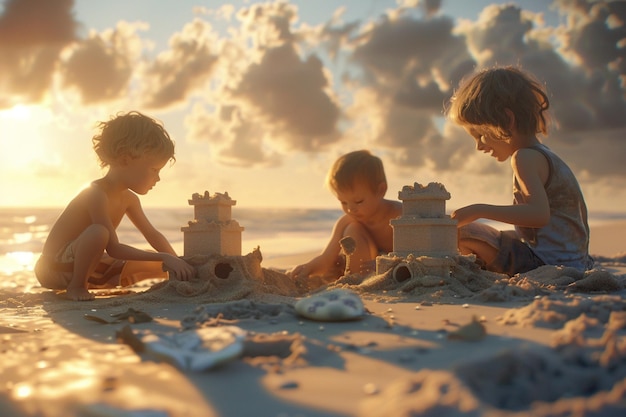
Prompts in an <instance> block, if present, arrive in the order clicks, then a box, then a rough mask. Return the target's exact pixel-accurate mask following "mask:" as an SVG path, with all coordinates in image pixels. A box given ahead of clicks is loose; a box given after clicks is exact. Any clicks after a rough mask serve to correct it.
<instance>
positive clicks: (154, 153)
mask: <svg viewBox="0 0 626 417" xmlns="http://www.w3.org/2000/svg"><path fill="white" fill-rule="evenodd" d="M99 127H100V129H101V132H100V133H99V134H97V135H96V136H94V137H93V140H92V142H93V145H94V150H95V152H96V154H97V155H98V158H99V159H100V165H101V166H102V167H103V168H104V167H107V166H108V167H109V169H108V172H107V173H106V175H105V176H104V177H102V178H100V179H97V180H95V181H93V182H92V183H91V184H90V185H89V186H88V187H87V188H85V189H84V190H82V191H81V192H80V193H79V194H78V195H77V196H76V197H75V198H74V199H73V200H72V201H70V203H69V204H68V206H67V207H66V208H65V210H64V211H63V212H62V213H61V215H60V216H59V218H58V219H57V220H56V222H55V224H54V225H53V226H52V229H51V230H50V234H49V235H48V238H47V239H46V242H45V244H44V246H43V249H42V253H41V257H40V258H39V260H38V261H37V264H36V265H35V275H36V276H37V279H38V280H39V282H40V283H41V285H42V286H44V287H46V288H51V289H65V290H66V291H67V297H68V298H70V299H73V300H93V299H94V297H95V296H94V295H93V294H92V293H90V292H89V291H88V290H87V289H88V288H89V287H91V285H90V284H93V283H94V276H93V275H94V272H95V271H96V268H97V267H98V266H99V264H100V262H101V260H103V257H106V254H108V256H109V257H111V258H114V259H117V260H137V261H158V262H162V263H163V265H165V266H166V268H167V270H168V271H170V273H171V274H173V275H174V276H175V277H176V278H177V279H180V280H188V279H189V278H192V277H193V276H194V275H195V269H194V268H193V267H192V266H191V265H189V264H188V263H187V262H185V261H184V260H182V259H180V258H178V257H177V256H176V252H175V251H174V249H173V248H172V246H171V245H170V243H169V242H168V241H167V239H166V238H165V237H164V236H163V234H161V233H160V232H159V231H158V230H156V229H155V228H154V226H152V224H151V223H150V221H149V220H148V218H147V217H146V215H145V213H144V212H143V209H142V208H141V204H140V201H139V198H138V196H137V194H141V195H143V194H146V193H147V192H148V191H150V190H151V189H152V187H154V186H155V185H156V183H157V182H158V181H159V180H160V178H159V172H160V171H161V169H162V168H163V167H164V166H165V164H166V163H167V162H168V161H170V160H172V161H175V158H174V142H173V141H172V140H171V139H170V137H169V135H168V133H167V132H166V131H165V129H164V128H163V126H162V125H161V124H159V123H158V122H156V121H155V120H153V119H151V118H149V117H147V116H145V115H143V114H141V113H138V112H130V113H127V114H120V115H118V116H117V117H115V118H112V119H111V120H109V121H108V122H101V123H100V124H99ZM124 215H126V216H128V218H129V219H130V220H131V222H132V223H133V224H134V225H135V227H137V229H138V230H139V231H140V232H141V233H142V234H143V236H144V237H145V238H146V240H147V241H148V243H149V244H150V245H151V246H152V247H153V248H154V249H155V250H156V251H157V252H152V251H145V250H140V249H136V248H133V247H131V246H128V245H124V244H122V243H120V242H119V240H118V237H117V234H116V228H117V226H118V225H119V224H120V222H121V221H122V218H123V216H124ZM105 251H106V254H105V253H104V252H105Z"/></svg>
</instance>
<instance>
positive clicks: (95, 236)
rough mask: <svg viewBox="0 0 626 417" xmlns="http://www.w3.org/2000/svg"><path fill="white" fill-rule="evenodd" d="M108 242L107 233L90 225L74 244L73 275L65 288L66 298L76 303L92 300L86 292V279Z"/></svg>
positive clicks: (96, 225) (94, 225)
mask: <svg viewBox="0 0 626 417" xmlns="http://www.w3.org/2000/svg"><path fill="white" fill-rule="evenodd" d="M108 241H109V231H108V230H107V229H106V228H105V227H104V226H102V225H99V224H92V225H91V226H89V227H88V228H86V229H85V231H84V232H83V233H81V235H80V236H79V237H78V238H77V239H76V241H75V242H74V248H75V250H74V274H73V276H72V280H71V281H70V283H69V284H68V286H67V297H68V298H70V299H72V300H77V301H87V300H93V299H94V298H95V296H94V295H93V294H92V293H90V292H89V291H87V285H88V278H89V276H90V275H91V273H92V272H93V271H94V269H95V268H96V266H97V265H98V263H99V262H100V258H101V257H102V254H103V253H104V250H105V249H106V246H107V244H108Z"/></svg>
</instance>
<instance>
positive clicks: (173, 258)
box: [126, 194, 195, 280]
mask: <svg viewBox="0 0 626 417" xmlns="http://www.w3.org/2000/svg"><path fill="white" fill-rule="evenodd" d="M126 215H127V216H128V219H129V220H130V221H131V222H132V223H133V224H134V225H135V227H136V228H137V230H139V231H140V232H141V234H142V235H143V236H144V237H145V238H146V240H147V241H148V243H149V244H150V246H152V247H153V248H154V250H156V251H157V252H158V253H159V254H160V255H162V259H161V261H162V262H163V264H164V265H165V266H167V270H168V271H169V272H171V273H173V274H174V275H175V276H176V277H177V278H178V279H180V280H187V279H190V278H192V277H193V276H194V275H195V269H194V268H193V267H192V266H191V265H189V264H188V263H187V262H185V261H183V260H182V259H180V258H178V255H176V251H175V250H174V248H172V245H171V244H170V242H169V241H168V240H167V239H166V238H165V236H163V234H162V233H161V232H159V231H158V230H157V229H156V228H155V227H154V226H153V225H152V223H150V220H148V218H147V217H146V214H145V212H144V211H143V208H142V207H141V202H140V201H139V197H137V196H136V195H134V194H130V199H129V202H128V205H127V207H126ZM133 249H134V248H133ZM146 253H150V252H146Z"/></svg>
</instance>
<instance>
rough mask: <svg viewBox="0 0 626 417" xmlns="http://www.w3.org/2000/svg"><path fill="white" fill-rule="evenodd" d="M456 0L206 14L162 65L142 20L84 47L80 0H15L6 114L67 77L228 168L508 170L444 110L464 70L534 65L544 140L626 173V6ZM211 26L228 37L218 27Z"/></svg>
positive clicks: (4, 88) (164, 54)
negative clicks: (350, 17) (293, 163)
mask: <svg viewBox="0 0 626 417" xmlns="http://www.w3.org/2000/svg"><path fill="white" fill-rule="evenodd" d="M446 4H447V3H446V1H445V0H403V1H399V2H397V5H398V6H397V7H396V8H395V9H393V10H387V11H386V12H385V13H384V14H382V15H380V16H377V17H371V18H370V19H366V20H363V21H352V22H343V21H342V18H343V16H344V15H345V12H346V10H345V8H343V7H338V9H337V10H336V12H335V13H334V14H333V15H331V16H328V21H327V22H323V23H321V24H319V26H317V27H311V26H308V25H307V24H306V22H302V23H300V20H301V19H304V18H305V17H304V16H299V14H298V9H297V7H296V6H295V5H293V4H290V3H288V2H267V3H252V4H249V5H247V6H245V7H243V8H241V9H240V10H234V9H233V8H232V6H228V7H222V8H220V9H216V10H211V9H207V8H206V7H201V8H197V9H196V17H195V18H194V19H193V20H192V21H190V22H188V23H187V24H185V25H182V26H181V28H180V31H178V32H177V33H174V34H172V36H171V37H170V42H169V45H168V46H167V47H166V48H165V50H162V51H157V53H156V54H155V55H154V56H151V55H150V54H146V51H147V50H148V48H147V41H146V40H145V39H143V31H144V29H145V28H146V27H145V26H143V24H140V23H120V24H118V25H117V26H116V27H115V28H114V29H110V30H106V31H102V32H100V33H96V32H93V31H92V32H89V34H88V35H87V36H86V37H83V38H81V37H79V36H78V35H77V33H78V29H79V28H80V24H79V22H78V21H77V20H76V19H75V17H74V14H73V11H72V8H73V2H72V1H70V0H59V1H54V2H52V1H49V0H9V1H7V2H6V3H5V7H4V9H3V10H2V11H1V13H2V14H1V15H0V54H1V56H2V60H0V91H1V92H2V94H0V97H2V98H1V99H0V108H2V107H8V106H11V105H13V104H15V103H18V102H36V101H38V100H42V98H43V97H44V96H45V94H46V92H47V91H49V90H50V89H51V88H52V81H51V80H52V79H53V78H54V77H53V75H55V74H58V75H59V79H60V80H61V81H62V82H61V83H60V88H61V89H72V90H75V91H78V92H79V93H80V94H79V96H80V99H81V102H82V103H83V104H86V105H90V104H91V105H93V104H99V105H100V104H103V103H107V102H114V101H115V100H118V101H119V100H121V99H124V98H130V99H129V100H134V101H133V103H140V104H141V106H142V107H147V108H152V109H159V110H160V111H163V112H165V111H167V110H169V109H171V108H172V107H173V106H177V107H178V110H180V109H181V108H182V109H183V111H186V112H187V116H186V119H185V128H186V139H187V140H189V141H195V142H202V143H206V144H207V146H208V147H209V152H208V153H209V155H210V157H211V158H212V159H213V160H214V161H217V162H220V163H223V164H227V165H234V166H241V167H256V166H276V165H278V164H280V163H281V161H282V160H283V159H284V158H290V157H291V155H292V154H293V153H294V152H295V153H304V154H308V155H314V154H327V155H335V154H336V153H337V151H338V149H340V148H347V147H350V148H363V147H370V148H372V149H374V150H376V149H378V150H381V151H383V152H385V154H386V155H389V158H390V159H391V160H392V161H393V162H394V164H396V165H397V166H399V167H403V168H404V169H406V170H407V172H409V171H410V170H411V169H415V168H417V167H424V166H428V167H432V169H433V170H436V171H438V172H441V173H446V175H447V174H450V173H456V172H460V170H471V171H473V172H478V171H480V170H483V171H481V173H482V174H486V173H493V175H500V173H501V172H500V168H491V165H490V168H481V167H480V163H478V162H477V161H479V160H475V159H474V157H473V156H469V155H468V154H470V153H471V146H472V142H471V139H469V138H468V137H467V136H466V135H464V134H463V132H458V131H455V130H454V129H452V128H450V127H448V125H447V122H446V121H445V120H444V117H443V108H444V105H445V103H446V102H447V100H448V99H449V97H450V96H451V94H452V93H453V90H454V88H455V87H456V86H457V85H458V83H459V81H460V80H461V79H462V78H463V77H464V76H467V75H469V74H471V73H473V72H474V71H476V70H480V69H482V68H485V67H489V66H492V65H496V64H497V65H520V66H521V67H522V68H524V69H526V70H528V71H530V72H532V73H533V74H534V75H535V76H536V77H537V78H538V79H539V80H541V81H542V82H545V84H546V86H547V89H548V92H549V94H550V100H551V111H552V113H553V115H554V116H555V119H556V121H557V122H558V129H556V128H555V129H553V130H552V132H551V134H550V136H549V137H548V138H547V140H546V143H547V144H548V145H549V146H551V147H552V148H554V149H555V151H557V153H560V154H563V155H564V156H566V157H567V158H568V161H572V165H573V166H574V167H575V169H576V170H577V172H580V173H584V174H585V178H588V179H593V178H598V177H600V176H614V177H616V178H624V177H625V175H624V174H626V168H625V167H624V164H621V163H617V160H618V159H619V158H622V160H623V157H624V156H626V155H624V153H625V152H626V151H625V149H626V147H624V146H623V143H622V141H623V137H624V133H625V132H626V118H624V114H626V100H625V96H626V92H625V88H626V56H625V55H626V3H624V2H623V1H595V0H594V1H585V0H580V1H569V0H554V1H553V2H552V5H553V7H554V8H555V10H556V11H557V12H558V13H559V14H560V15H561V17H562V18H561V19H559V23H558V26H550V25H546V23H545V20H544V16H542V15H541V14H539V13H533V12H530V11H528V10H525V8H524V2H518V3H517V5H516V4H515V3H507V4H495V5H490V6H488V7H486V8H485V9H484V10H483V11H482V13H481V14H480V15H479V17H478V18H477V19H475V20H469V19H464V20H454V19H453V18H452V17H450V16H446V15H445V10H446V9H445V6H446ZM211 19H213V20H212V21H219V23H220V25H222V26H224V25H226V26H227V27H228V29H227V30H222V31H219V32H218V31H217V30H216V29H215V28H214V27H216V25H212V24H211V23H210V20H211ZM56 71H58V73H57V72H56ZM593 144H596V145H593ZM597 144H602V146H597ZM591 154H593V157H589V155H591ZM472 155H473V154H472ZM604 161H615V163H611V164H607V163H605V162H604ZM501 165H502V164H501ZM505 168H506V167H504V168H502V169H505Z"/></svg>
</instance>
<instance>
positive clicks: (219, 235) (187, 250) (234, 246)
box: [180, 191, 244, 256]
mask: <svg viewBox="0 0 626 417" xmlns="http://www.w3.org/2000/svg"><path fill="white" fill-rule="evenodd" d="M188 201H189V205H192V206H193V207H194V219H193V220H191V221H189V225H188V226H184V227H181V229H180V230H182V231H183V234H184V241H183V243H184V256H193V255H214V254H217V255H228V256H241V232H242V231H243V230H244V228H243V227H241V226H239V223H237V221H235V220H232V219H231V209H232V206H234V205H235V204H237V202H236V201H235V200H233V199H231V198H230V197H229V196H228V193H224V194H222V193H215V194H214V195H213V196H211V195H210V194H209V192H208V191H205V192H204V195H200V194H198V193H194V194H193V195H192V197H191V200H188Z"/></svg>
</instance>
